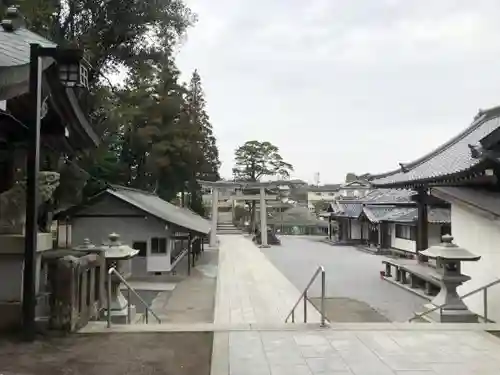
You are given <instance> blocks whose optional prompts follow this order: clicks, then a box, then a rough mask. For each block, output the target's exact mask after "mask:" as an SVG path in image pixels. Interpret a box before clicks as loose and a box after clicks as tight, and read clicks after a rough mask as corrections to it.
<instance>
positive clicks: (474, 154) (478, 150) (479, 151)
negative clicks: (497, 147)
mask: <svg viewBox="0 0 500 375" xmlns="http://www.w3.org/2000/svg"><path fill="white" fill-rule="evenodd" d="M467 147H469V150H470V156H471V158H473V159H480V158H482V157H483V156H484V150H483V148H482V147H481V145H472V144H470V143H469V144H468V145H467Z"/></svg>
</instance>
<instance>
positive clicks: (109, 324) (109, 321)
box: [107, 267, 161, 328]
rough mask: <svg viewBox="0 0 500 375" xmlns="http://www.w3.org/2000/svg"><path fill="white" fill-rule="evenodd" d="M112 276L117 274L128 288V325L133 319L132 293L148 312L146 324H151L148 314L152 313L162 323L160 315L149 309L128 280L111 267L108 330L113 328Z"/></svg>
mask: <svg viewBox="0 0 500 375" xmlns="http://www.w3.org/2000/svg"><path fill="white" fill-rule="evenodd" d="M112 274H115V275H116V276H117V277H118V279H120V281H121V282H122V283H123V284H124V285H125V286H126V287H127V292H128V296H127V297H128V301H127V321H128V324H130V321H131V319H132V312H131V304H130V293H133V294H134V295H135V296H136V297H137V299H138V300H139V301H140V302H141V303H142V305H143V306H144V308H145V309H146V312H145V316H146V323H149V319H148V316H149V314H148V313H151V315H153V316H154V317H155V318H156V321H157V322H158V323H161V319H160V318H159V317H158V315H156V314H155V312H154V311H153V310H152V309H151V308H150V307H149V305H148V304H147V303H146V301H144V299H143V298H142V297H141V296H140V295H139V294H138V293H137V292H136V291H135V289H134V288H132V286H131V285H130V284H129V283H128V282H127V280H125V278H124V277H123V276H122V275H120V273H119V272H118V271H117V270H116V268H115V267H111V268H110V269H109V270H108V303H107V309H108V314H107V315H108V316H107V320H108V324H107V325H108V328H110V327H111V275H112Z"/></svg>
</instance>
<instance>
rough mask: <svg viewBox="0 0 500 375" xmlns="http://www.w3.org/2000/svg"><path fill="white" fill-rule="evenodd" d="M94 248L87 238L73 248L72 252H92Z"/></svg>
mask: <svg viewBox="0 0 500 375" xmlns="http://www.w3.org/2000/svg"><path fill="white" fill-rule="evenodd" d="M94 249H96V246H95V245H94V244H93V243H92V241H90V239H89V238H84V239H83V243H82V244H81V245H78V246H76V247H74V248H73V250H78V251H85V250H94Z"/></svg>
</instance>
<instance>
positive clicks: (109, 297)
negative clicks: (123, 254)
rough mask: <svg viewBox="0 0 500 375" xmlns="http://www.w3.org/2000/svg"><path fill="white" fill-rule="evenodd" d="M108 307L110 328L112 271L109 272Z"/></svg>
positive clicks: (109, 324) (109, 325)
mask: <svg viewBox="0 0 500 375" xmlns="http://www.w3.org/2000/svg"><path fill="white" fill-rule="evenodd" d="M107 309H108V313H107V314H106V315H107V320H108V328H110V327H111V272H109V273H108V301H107Z"/></svg>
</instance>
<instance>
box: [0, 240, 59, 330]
mask: <svg viewBox="0 0 500 375" xmlns="http://www.w3.org/2000/svg"><path fill="white" fill-rule="evenodd" d="M50 249H52V234H51V233H38V239H37V252H36V255H35V264H36V271H35V272H36V275H35V282H36V284H35V292H36V294H37V298H38V299H39V301H40V303H39V304H38V305H37V316H39V315H42V314H43V312H44V309H45V306H43V304H42V303H41V302H43V301H44V300H45V298H44V296H43V295H42V293H41V292H42V290H41V286H40V284H41V280H42V279H43V278H44V277H45V276H44V274H43V272H42V265H41V264H42V253H43V252H44V251H47V250H50ZM23 268H24V235H18V234H2V235H0V275H1V278H2V280H3V281H2V282H1V283H0V317H1V319H0V330H3V329H10V328H12V329H15V328H18V327H19V326H20V325H21V302H22V295H23Z"/></svg>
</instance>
